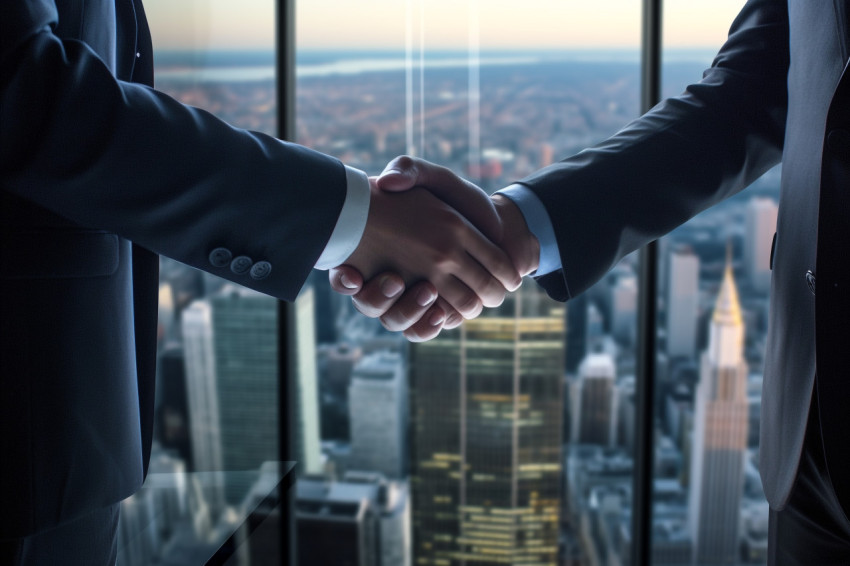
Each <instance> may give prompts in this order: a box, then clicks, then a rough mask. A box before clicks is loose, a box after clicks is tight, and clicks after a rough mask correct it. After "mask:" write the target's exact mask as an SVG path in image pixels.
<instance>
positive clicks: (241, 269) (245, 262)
mask: <svg viewBox="0 0 850 566" xmlns="http://www.w3.org/2000/svg"><path fill="white" fill-rule="evenodd" d="M252 265H254V262H253V261H251V258H250V257H248V256H246V255H240V256H239V257H237V258H234V259H233V261H231V262H230V271H232V272H233V273H235V274H237V275H242V274H243V273H245V272H246V271H248V270H249V269H251V266H252Z"/></svg>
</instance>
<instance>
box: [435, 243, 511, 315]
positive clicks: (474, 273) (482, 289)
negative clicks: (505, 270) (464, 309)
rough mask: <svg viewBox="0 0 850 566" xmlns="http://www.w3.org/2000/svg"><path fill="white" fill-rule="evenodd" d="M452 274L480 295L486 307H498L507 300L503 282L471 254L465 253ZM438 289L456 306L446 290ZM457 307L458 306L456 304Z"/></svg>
mask: <svg viewBox="0 0 850 566" xmlns="http://www.w3.org/2000/svg"><path fill="white" fill-rule="evenodd" d="M452 275H453V276H454V277H455V278H457V279H458V280H459V281H461V282H462V283H463V284H464V285H465V286H466V287H468V288H469V290H471V291H472V292H473V293H475V294H476V295H478V297H479V298H480V299H481V304H482V305H483V306H485V307H488V308H492V307H498V306H499V305H501V304H502V303H503V302H504V300H505V293H506V291H505V287H504V286H503V285H502V283H501V282H499V280H498V279H496V278H495V277H493V276H492V275H491V274H490V272H488V271H487V270H486V269H484V268H483V267H482V266H481V264H480V263H478V261H476V260H475V258H473V257H472V256H471V255H465V256H464V257H463V258H462V262H461V264H460V265H459V266H457V267H456V268H455V269H453V270H452ZM438 289H439V291H440V294H441V295H443V296H445V297H446V300H448V301H449V302H450V303H451V304H452V305H453V306H455V304H454V303H453V302H452V301H451V298H450V297H449V296H448V295H446V293H445V292H444V290H443V289H441V288H440V287H439V286H438ZM455 308H457V307H456V306H455ZM458 310H460V309H458Z"/></svg>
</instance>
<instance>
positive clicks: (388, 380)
mask: <svg viewBox="0 0 850 566" xmlns="http://www.w3.org/2000/svg"><path fill="white" fill-rule="evenodd" d="M348 402H349V409H350V415H351V460H350V463H349V467H350V469H352V470H364V471H372V472H380V473H382V474H384V475H385V476H386V477H388V478H401V477H403V476H404V472H405V463H406V461H407V442H406V439H407V422H408V420H407V413H408V410H407V381H406V380H405V378H404V368H403V366H402V358H401V356H400V355H399V354H397V353H390V352H376V353H374V354H370V355H368V356H366V357H364V358H363V359H362V360H361V361H360V362H359V363H358V364H357V365H356V366H355V367H354V373H353V376H352V380H351V387H350V392H349V394H348Z"/></svg>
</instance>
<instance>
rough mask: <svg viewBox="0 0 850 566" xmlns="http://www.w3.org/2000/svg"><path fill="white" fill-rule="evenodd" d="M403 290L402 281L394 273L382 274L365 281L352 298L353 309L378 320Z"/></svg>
mask: <svg viewBox="0 0 850 566" xmlns="http://www.w3.org/2000/svg"><path fill="white" fill-rule="evenodd" d="M403 290H404V280H403V279H402V278H401V276H399V275H397V274H395V273H382V274H380V275H378V276H377V277H374V278H372V279H370V280H369V281H367V282H366V283H365V284H364V285H363V288H362V289H361V291H360V292H359V293H357V294H356V295H354V297H352V299H353V301H354V308H356V309H357V310H358V311H359V312H360V313H362V314H364V315H366V316H368V317H370V318H378V317H379V316H381V315H383V314H384V313H385V312H387V310H388V309H389V308H390V307H392V306H393V304H395V302H396V301H397V300H398V298H399V297H401V294H402V291H403Z"/></svg>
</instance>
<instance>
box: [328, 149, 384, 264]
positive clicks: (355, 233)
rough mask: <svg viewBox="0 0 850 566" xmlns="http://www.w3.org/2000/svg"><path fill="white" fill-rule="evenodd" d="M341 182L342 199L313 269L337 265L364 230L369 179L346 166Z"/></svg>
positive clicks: (351, 249)
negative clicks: (342, 189)
mask: <svg viewBox="0 0 850 566" xmlns="http://www.w3.org/2000/svg"><path fill="white" fill-rule="evenodd" d="M345 182H346V191H345V201H344V202H343V203H342V210H341V211H340V212H339V218H338V219H337V221H336V226H334V231H333V232H332V233H331V238H330V240H328V243H327V245H325V250H324V251H323V252H322V255H320V256H319V259H318V261H316V265H315V268H316V269H330V268H331V267H336V266H338V265H341V264H342V263H343V262H344V261H345V260H346V259H348V256H350V255H351V254H352V253H354V250H355V249H357V246H358V244H360V238H362V237H363V230H365V229H366V219H367V218H368V216H369V198H370V196H371V193H370V189H369V178H368V177H367V176H366V173H364V172H363V171H360V170H359V169H354V168H353V167H349V166H348V165H346V166H345Z"/></svg>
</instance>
